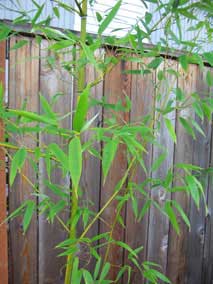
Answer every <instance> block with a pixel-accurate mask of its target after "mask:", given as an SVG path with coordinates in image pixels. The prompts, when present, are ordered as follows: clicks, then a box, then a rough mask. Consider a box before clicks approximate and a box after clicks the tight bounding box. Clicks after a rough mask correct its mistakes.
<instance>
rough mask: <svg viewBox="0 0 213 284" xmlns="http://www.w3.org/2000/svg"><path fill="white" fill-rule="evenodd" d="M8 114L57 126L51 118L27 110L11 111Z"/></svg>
mask: <svg viewBox="0 0 213 284" xmlns="http://www.w3.org/2000/svg"><path fill="white" fill-rule="evenodd" d="M8 112H9V113H11V114H12V115H16V116H21V117H24V118H27V119H29V120H32V121H37V122H41V123H46V124H50V125H57V121H56V120H53V119H50V118H49V117H45V116H42V115H39V114H37V113H34V112H29V111H25V110H17V109H9V110H8Z"/></svg>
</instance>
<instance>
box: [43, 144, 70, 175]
mask: <svg viewBox="0 0 213 284" xmlns="http://www.w3.org/2000/svg"><path fill="white" fill-rule="evenodd" d="M48 149H49V150H50V151H51V152H52V154H53V155H54V156H55V157H56V159H57V160H58V161H59V162H60V164H61V166H62V168H64V169H65V170H69V163H68V159H67V155H66V154H65V153H64V151H63V150H62V149H61V148H60V147H59V146H58V144H56V143H51V144H50V145H48Z"/></svg>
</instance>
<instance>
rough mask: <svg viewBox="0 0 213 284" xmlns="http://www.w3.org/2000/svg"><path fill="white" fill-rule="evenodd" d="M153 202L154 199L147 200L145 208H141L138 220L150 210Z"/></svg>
mask: <svg viewBox="0 0 213 284" xmlns="http://www.w3.org/2000/svg"><path fill="white" fill-rule="evenodd" d="M151 204H152V201H151V200H150V199H148V200H146V202H145V204H144V205H143V208H142V209H141V212H140V214H139V217H138V220H139V221H141V220H142V219H143V217H144V216H145V214H146V213H147V212H148V210H149V208H150V206H151Z"/></svg>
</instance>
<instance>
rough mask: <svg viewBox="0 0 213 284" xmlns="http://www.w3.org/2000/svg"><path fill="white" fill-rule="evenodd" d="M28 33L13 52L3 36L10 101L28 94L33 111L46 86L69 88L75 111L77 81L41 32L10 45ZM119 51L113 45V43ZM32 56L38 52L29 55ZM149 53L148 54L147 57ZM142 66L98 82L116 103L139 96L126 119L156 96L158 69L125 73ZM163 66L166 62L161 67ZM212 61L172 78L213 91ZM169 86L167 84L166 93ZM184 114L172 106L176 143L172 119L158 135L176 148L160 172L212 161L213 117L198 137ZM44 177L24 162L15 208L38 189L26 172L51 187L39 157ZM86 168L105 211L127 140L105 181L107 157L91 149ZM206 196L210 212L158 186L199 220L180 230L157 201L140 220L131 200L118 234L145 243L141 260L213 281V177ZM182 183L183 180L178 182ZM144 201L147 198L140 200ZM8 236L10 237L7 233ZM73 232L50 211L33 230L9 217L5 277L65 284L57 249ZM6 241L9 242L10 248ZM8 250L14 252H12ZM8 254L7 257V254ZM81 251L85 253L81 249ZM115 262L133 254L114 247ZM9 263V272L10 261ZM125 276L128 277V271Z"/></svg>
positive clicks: (184, 283)
mask: <svg viewBox="0 0 213 284" xmlns="http://www.w3.org/2000/svg"><path fill="white" fill-rule="evenodd" d="M23 38H24V39H27V40H28V41H29V43H28V44H27V45H25V46H23V47H22V48H20V49H17V50H11V51H10V52H9V54H7V58H6V51H5V50H6V43H1V46H0V66H1V69H5V68H6V67H5V66H6V59H7V65H8V67H7V68H8V74H9V80H8V90H9V101H8V104H9V107H10V108H19V107H21V106H22V104H23V103H24V102H25V100H26V99H27V101H26V102H27V109H28V110H31V111H36V112H41V110H40V102H39V96H38V93H39V91H40V92H41V93H42V94H43V95H45V96H46V97H47V99H48V100H50V99H51V97H53V96H54V95H55V93H57V92H63V93H64V94H66V95H65V96H62V97H61V98H60V101H59V104H58V109H56V111H58V112H60V113H68V112H69V111H71V110H72V108H73V104H74V103H75V96H74V92H73V81H72V78H71V77H70V75H69V74H68V73H67V72H66V71H64V70H62V69H61V68H60V67H58V68H54V69H52V68H51V66H48V65H47V64H46V60H44V57H45V56H51V54H50V53H49V51H47V49H45V47H47V45H48V43H47V41H46V40H42V42H41V44H40V46H39V45H38V44H36V42H35V39H34V38H33V37H29V38H26V37H22V36H16V37H13V38H12V39H10V42H8V43H7V49H8V45H10V46H13V45H14V43H16V42H17V41H19V40H20V39H23ZM111 52H113V51H111ZM63 57H64V56H60V57H59V58H57V60H59V61H60V60H69V59H70V57H69V55H66V58H63ZM30 58H31V59H30ZM146 60H148V59H146ZM167 63H168V64H169V65H170V66H171V67H172V68H173V69H177V70H178V69H179V68H180V67H179V66H178V63H177V61H176V60H175V59H168V60H167ZM137 68H139V66H138V64H137V63H134V62H133V63H129V62H128V63H127V62H124V61H122V62H120V63H118V64H117V65H116V66H115V67H114V68H113V70H112V71H111V72H110V73H109V74H108V75H106V77H105V80H104V82H102V83H100V84H99V85H98V86H96V87H95V88H94V89H93V91H92V92H93V96H94V97H95V98H97V99H101V98H102V97H103V96H105V97H106V98H107V100H108V102H109V103H115V102H117V101H118V100H119V99H121V100H124V97H125V96H124V94H125V95H128V96H129V98H131V101H132V109H131V111H130V112H129V113H122V114H121V116H122V119H123V120H125V121H130V122H132V121H134V120H135V119H136V118H138V117H141V116H143V115H146V114H147V113H148V112H149V111H150V110H151V109H152V107H153V104H154V102H155V89H154V87H153V86H154V85H153V81H154V82H156V80H158V79H157V76H156V72H157V71H159V70H157V71H153V73H151V74H149V75H147V76H146V77H145V78H144V77H143V76H140V75H130V74H126V73H125V72H123V71H125V70H128V69H137ZM160 68H162V67H160ZM207 70H210V68H209V67H205V68H204V70H203V71H200V69H199V68H198V66H197V65H190V66H189V71H188V73H187V74H185V73H183V72H182V75H181V76H180V77H179V78H178V79H175V80H174V77H173V78H170V77H171V76H172V75H170V74H168V75H167V76H168V79H169V80H170V81H171V84H173V87H176V86H178V87H180V88H181V89H183V90H184V91H185V92H186V93H192V92H195V91H197V92H198V93H199V94H200V95H202V94H203V93H205V92H206V91H209V89H208V86H207V85H206V83H205V74H206V72H207ZM95 77H96V73H95V70H94V69H93V68H91V67H88V70H87V80H88V81H90V80H92V79H94V78H95ZM4 78H5V77H4V73H2V72H1V77H0V79H1V81H2V82H3V83H4ZM165 88H167V86H166V85H165V86H162V89H161V93H163V92H164V89H165ZM97 112H100V113H102V114H103V115H102V116H100V117H103V121H100V122H99V123H104V120H105V119H106V118H107V110H105V109H104V110H102V109H101V107H96V108H93V109H91V110H90V113H89V116H93V115H94V114H96V113H97ZM185 114H186V115H190V116H194V113H193V111H192V110H191V109H188V110H187V111H185ZM179 115H180V114H179V113H178V112H172V113H171V114H170V118H171V120H172V122H173V124H174V127H175V129H176V134H177V140H178V143H177V144H175V145H174V143H173V142H172V140H171V138H170V136H169V134H168V132H167V130H166V127H164V126H163V127H162V129H161V133H160V135H159V138H158V139H159V142H160V143H161V144H163V145H164V146H165V147H166V148H167V149H168V151H169V155H168V158H167V159H166V160H165V161H164V162H163V165H162V166H161V167H160V169H159V170H157V172H155V173H154V177H159V176H160V177H161V178H162V177H164V176H165V174H166V173H167V171H168V169H169V168H170V167H171V166H172V165H173V163H178V162H186V163H196V164H197V165H199V166H201V167H204V168H205V167H208V166H209V165H211V166H212V165H213V160H212V159H213V147H212V135H213V132H212V124H211V123H209V122H207V121H205V122H203V125H202V127H203V129H204V132H205V134H206V137H205V138H204V137H202V136H201V135H200V134H199V133H197V134H196V135H197V137H198V139H197V140H196V141H195V140H192V139H191V138H190V137H189V136H188V135H187V134H186V133H185V131H184V129H183V128H182V126H181V124H180V123H179V120H178V119H177V118H178V116H179ZM64 126H65V127H71V122H70V121H69V120H66V121H65V122H64ZM2 129H3V125H2V124H1V132H0V134H1V139H3V137H2V136H3V132H2ZM22 139H24V141H25V145H28V146H29V147H34V146H36V145H37V143H45V144H48V143H50V142H53V141H54V142H57V143H62V142H63V141H61V140H60V139H59V138H57V140H54V138H50V136H48V135H42V136H41V137H39V136H38V137H32V139H30V138H29V137H26V138H25V137H24V138H23V137H22ZM9 140H10V141H15V143H17V144H20V140H19V137H18V136H17V137H12V138H9ZM96 147H97V149H98V150H101V145H100V144H97V145H96ZM148 150H149V152H150V155H148V156H147V158H146V161H145V162H146V166H147V167H149V166H150V165H151V163H152V161H153V160H155V159H156V158H157V157H158V155H159V149H158V148H157V147H153V148H151V146H150V149H148ZM0 155H1V171H0V206H1V208H0V222H1V221H2V220H3V219H4V218H5V216H6V196H5V193H6V190H5V189H6V174H5V165H4V158H5V157H4V152H3V151H2V150H1V151H0ZM38 166H39V171H40V175H39V176H40V179H39V181H38V180H37V176H36V175H35V174H34V171H33V169H32V166H31V165H30V164H29V163H26V164H25V165H24V168H23V171H22V174H23V175H22V176H18V177H17V178H16V180H15V183H14V185H13V186H12V187H11V188H9V190H8V196H7V199H8V210H9V212H12V211H13V210H14V209H15V208H17V207H18V206H19V205H20V203H21V202H22V201H23V200H25V199H28V198H30V199H32V198H35V197H32V195H31V193H32V190H31V188H30V186H29V185H28V183H27V182H26V180H25V179H24V178H23V177H24V176H27V177H29V178H30V180H31V181H32V182H33V183H37V182H38V183H39V186H40V191H41V192H42V193H46V192H47V189H46V188H45V186H44V185H43V183H42V178H44V177H45V175H46V172H45V167H44V165H43V162H40V163H39V165H38ZM84 167H85V168H86V171H85V172H84V174H83V176H82V180H81V186H82V188H83V189H85V199H91V200H92V201H93V203H94V207H93V209H94V210H96V211H98V209H99V207H100V205H103V204H104V203H105V202H106V201H107V200H108V198H109V196H110V195H111V194H112V191H113V188H114V186H115V184H116V183H117V181H118V180H119V179H120V178H121V176H122V175H123V173H124V172H125V170H126V168H127V159H126V155H125V148H122V147H120V148H119V150H118V153H117V156H116V159H115V161H114V163H113V166H112V169H111V170H110V173H109V176H108V178H107V181H106V183H105V185H104V186H103V185H102V181H101V165H100V162H99V161H98V160H97V159H95V158H92V157H91V156H85V159H84ZM143 178H144V173H143V172H142V171H140V170H138V171H137V174H136V176H135V181H137V182H142V181H143ZM52 180H53V182H54V181H55V182H57V183H58V184H61V185H66V184H67V183H68V182H69V181H68V180H66V179H64V180H59V173H58V171H57V170H55V171H54V172H53V173H52ZM205 184H206V191H205V193H206V198H207V203H208V206H209V212H210V213H209V215H208V216H207V217H205V214H204V208H203V206H201V209H200V211H199V212H198V211H197V209H196V208H195V205H194V204H193V202H191V200H190V199H189V198H188V197H187V196H186V195H184V194H183V193H181V192H176V193H171V194H167V195H165V192H164V191H162V190H161V188H159V189H158V190H156V191H152V192H151V194H152V198H153V199H154V200H156V201H157V202H158V203H159V204H163V203H164V202H165V200H166V199H167V198H172V199H176V200H178V201H179V202H180V204H181V205H182V207H183V208H184V210H185V211H186V212H187V214H188V216H189V218H190V221H191V224H192V227H191V231H190V232H189V231H188V229H187V228H186V226H185V225H184V224H183V222H182V220H181V218H180V217H178V223H179V225H180V227H181V232H180V235H177V234H176V233H175V232H174V231H173V229H172V227H171V226H170V224H169V222H168V220H167V219H166V218H165V217H164V216H163V215H162V214H159V212H158V211H157V210H156V209H155V208H153V207H151V209H150V211H149V213H148V214H147V215H146V216H145V217H144V219H143V220H142V221H141V222H140V223H137V222H136V221H135V218H134V216H133V214H132V209H131V204H127V206H126V208H125V210H124V211H123V213H122V214H123V217H124V220H125V225H126V227H125V229H124V228H123V227H122V226H120V225H117V227H116V229H115V232H114V237H115V238H116V239H118V240H119V239H120V240H126V241H127V242H128V243H129V244H130V245H131V246H132V247H133V248H136V247H138V246H141V245H143V246H144V250H143V251H142V252H141V253H140V258H141V261H142V260H145V259H148V260H150V261H154V262H157V263H159V264H160V265H161V266H162V271H163V272H164V273H166V274H167V275H168V277H170V278H171V280H172V281H173V283H175V284H212V283H213V216H212V214H211V212H213V190H212V189H213V181H212V179H209V178H206V180H205ZM175 185H178V184H175ZM52 199H53V200H54V201H57V197H56V196H55V195H52ZM139 203H140V205H143V201H142V200H139ZM115 207H116V204H115V202H114V203H112V204H111V205H110V207H109V208H108V209H107V210H105V212H104V213H103V215H102V218H103V219H104V220H105V221H106V223H108V224H112V223H113V219H114V217H115V214H116V211H115ZM60 217H61V218H62V219H65V220H66V218H67V217H68V212H63V213H62V214H61V216H60ZM104 224H105V223H101V224H100V226H99V225H98V224H97V225H94V227H93V228H92V230H91V231H90V234H96V233H98V232H101V231H104V230H105V229H106V228H105V225H104ZM7 238H8V240H7ZM65 238H66V233H65V232H64V231H62V230H61V227H60V226H59V224H57V223H54V225H51V224H49V223H47V221H46V220H45V218H44V217H40V216H36V215H35V216H34V217H33V220H32V223H31V225H30V228H29V230H28V232H27V234H26V235H25V236H24V235H23V229H22V225H21V219H20V218H16V219H14V220H13V221H11V222H9V224H8V228H7V227H6V225H4V226H2V227H0V284H7V283H8V280H7V277H8V275H9V283H10V284H53V283H54V284H60V283H63V272H64V259H63V258H59V257H57V253H58V251H57V250H55V249H54V247H55V245H56V244H57V243H59V242H60V241H62V240H64V239H65ZM7 244H8V245H9V248H8V249H7ZM7 251H8V254H7ZM7 256H8V260H7ZM81 257H82V258H84V257H85V253H84V252H82V255H81ZM109 257H110V260H111V261H112V263H114V264H115V265H116V264H118V265H119V264H121V263H123V261H124V260H126V259H127V255H126V254H125V253H124V252H123V250H122V249H117V248H116V249H113V248H112V249H111V251H110V254H109ZM7 263H8V264H9V265H8V266H9V272H8V268H7ZM116 273H117V269H116V268H114V269H112V271H111V274H112V276H113V275H116ZM123 283H126V279H125V277H124V279H123ZM131 283H132V284H139V283H143V280H142V278H141V276H140V274H139V273H135V274H134V276H133V279H132V282H131Z"/></svg>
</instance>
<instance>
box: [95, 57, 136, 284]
mask: <svg viewBox="0 0 213 284" xmlns="http://www.w3.org/2000/svg"><path fill="white" fill-rule="evenodd" d="M110 55H115V53H114V52H113V51H111V52H108V53H107V56H110ZM126 69H131V64H130V63H126V62H124V61H122V62H119V63H118V64H117V65H116V66H115V67H114V68H113V69H112V70H111V71H110V72H109V73H108V74H107V75H106V77H105V81H104V96H105V98H106V101H107V102H108V103H110V104H115V103H117V102H118V100H122V101H124V99H125V95H127V96H130V86H131V78H130V77H131V76H129V75H126V74H123V71H124V70H126ZM111 116H112V113H110V111H107V110H104V123H106V121H107V119H109V117H111ZM116 118H117V120H118V122H119V123H123V122H124V121H128V120H129V113H124V112H120V113H117V114H116ZM126 169H127V159H126V149H125V147H124V146H123V145H120V146H119V149H118V151H117V154H116V156H115V159H114V162H113V163H112V166H111V169H110V171H109V174H108V177H107V179H106V182H105V184H104V185H103V184H102V188H101V207H102V206H103V205H104V204H105V203H106V202H107V200H108V199H109V198H110V196H111V195H112V194H113V192H114V188H115V185H116V184H117V183H118V181H119V180H120V179H121V178H122V177H123V175H124V173H125V171H126ZM116 207H117V201H116V200H114V201H113V202H112V203H111V204H110V206H108V208H107V209H106V210H105V211H104V213H103V214H102V218H103V219H104V221H105V223H103V222H101V224H100V232H101V233H103V232H109V231H110V228H111V227H112V225H113V223H114V221H115V217H116V214H117V209H116ZM121 216H122V217H124V212H121ZM106 224H108V225H109V226H108V225H106ZM112 238H113V239H115V240H121V241H123V239H124V229H123V228H122V226H121V225H120V224H116V226H115V228H114V230H113V234H112ZM100 253H101V255H102V256H104V255H105V249H101V250H100ZM107 261H109V262H110V263H111V264H112V268H111V271H110V274H109V277H110V279H115V278H116V276H117V273H118V266H121V265H122V263H123V249H122V248H120V247H118V246H115V245H111V246H110V249H109V254H108V258H107Z"/></svg>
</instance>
